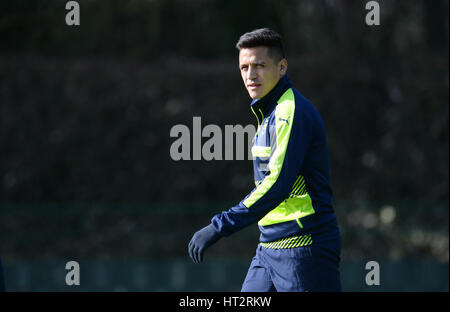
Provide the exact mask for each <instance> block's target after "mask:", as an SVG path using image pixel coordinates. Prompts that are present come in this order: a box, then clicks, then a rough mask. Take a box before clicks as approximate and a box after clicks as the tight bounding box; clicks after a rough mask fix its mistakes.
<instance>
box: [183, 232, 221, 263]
mask: <svg viewBox="0 0 450 312" xmlns="http://www.w3.org/2000/svg"><path fill="white" fill-rule="evenodd" d="M221 238H222V236H220V234H219V233H217V232H216V230H215V229H214V227H213V225H212V224H210V225H208V226H206V227H204V228H203V229H201V230H199V231H197V232H195V234H194V236H192V239H191V241H190V242H189V247H188V250H189V256H190V257H191V259H192V260H193V261H194V262H195V263H200V262H202V261H203V252H204V251H205V250H206V248H208V247H209V246H211V245H212V244H214V243H215V242H217V241H218V240H219V239H221Z"/></svg>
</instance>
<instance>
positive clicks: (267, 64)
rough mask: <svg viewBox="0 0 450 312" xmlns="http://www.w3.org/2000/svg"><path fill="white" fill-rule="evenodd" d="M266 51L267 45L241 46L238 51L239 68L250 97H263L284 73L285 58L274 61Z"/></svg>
mask: <svg viewBox="0 0 450 312" xmlns="http://www.w3.org/2000/svg"><path fill="white" fill-rule="evenodd" d="M268 52H269V48H268V47H254V48H242V49H241V50H240V51H239V69H240V70H241V76H242V80H243V81H244V85H245V87H246V88H247V91H248V94H249V95H250V97H251V98H252V99H260V98H262V97H264V96H265V95H266V94H267V93H269V92H270V90H272V88H273V87H274V86H275V85H276V84H277V82H278V80H280V78H281V77H283V76H284V74H285V73H286V70H287V61H286V59H282V60H281V61H279V62H277V63H276V62H275V61H274V60H273V59H272V58H271V57H270V56H269V54H268Z"/></svg>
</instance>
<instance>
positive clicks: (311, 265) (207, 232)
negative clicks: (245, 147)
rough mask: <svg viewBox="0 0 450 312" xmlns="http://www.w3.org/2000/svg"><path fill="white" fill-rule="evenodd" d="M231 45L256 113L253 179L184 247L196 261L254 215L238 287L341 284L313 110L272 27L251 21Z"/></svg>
mask: <svg viewBox="0 0 450 312" xmlns="http://www.w3.org/2000/svg"><path fill="white" fill-rule="evenodd" d="M236 47H237V49H238V50H239V68H240V71H241V75H242V79H243V81H244V85H245V87H246V88H247V91H248V93H249V95H250V97H251V98H252V99H253V101H252V103H251V109H252V111H253V113H254V114H255V116H256V119H257V121H258V131H257V133H256V136H255V138H254V145H253V147H252V154H253V159H254V161H253V165H254V176H255V185H256V187H255V188H254V189H253V190H252V191H251V192H250V194H248V195H247V196H246V197H245V198H244V199H243V200H242V201H241V202H240V203H239V204H238V205H236V206H234V207H232V208H231V209H229V210H228V211H223V212H222V213H220V214H217V215H215V216H214V217H213V218H212V220H211V224H210V225H208V226H206V227H205V228H203V229H201V230H200V231H198V232H196V233H195V234H194V236H193V238H192V240H191V242H190V243H189V255H190V257H191V258H192V259H193V261H194V262H196V263H199V262H201V261H202V259H203V253H204V251H205V249H206V248H208V247H209V246H211V245H212V244H214V243H215V242H217V241H218V240H219V239H220V238H221V237H223V236H229V235H230V234H232V233H234V232H236V231H238V230H240V229H242V228H243V227H245V226H247V225H250V224H252V223H255V222H258V226H259V229H260V231H261V235H260V244H259V245H258V247H257V249H256V255H255V257H254V258H253V261H252V263H251V265H250V268H249V270H248V273H247V276H246V278H245V281H244V283H243V285H242V291H254V292H267V291H341V283H340V274H339V262H340V249H341V242H340V232H339V228H338V224H337V220H336V216H335V214H334V211H333V206H332V190H331V187H330V181H329V179H330V165H329V162H330V161H329V152H328V144H327V141H326V135H325V128H324V124H323V121H322V119H321V117H320V114H319V112H318V111H317V110H316V108H315V107H314V106H313V105H312V104H311V103H310V102H309V101H308V100H307V99H306V98H304V97H303V96H302V95H301V94H300V93H299V92H298V91H297V90H295V89H293V87H292V84H291V82H290V80H289V78H288V76H287V75H286V72H287V68H288V62H287V60H286V58H285V55H284V50H283V45H282V42H281V37H280V35H279V34H278V33H276V32H274V31H273V30H270V29H267V28H264V29H257V30H254V31H252V32H249V33H246V34H244V35H242V36H241V37H240V39H239V41H238V43H237V44H236Z"/></svg>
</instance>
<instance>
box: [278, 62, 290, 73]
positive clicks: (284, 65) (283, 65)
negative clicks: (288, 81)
mask: <svg viewBox="0 0 450 312" xmlns="http://www.w3.org/2000/svg"><path fill="white" fill-rule="evenodd" d="M278 66H279V69H280V74H281V76H284V75H286V72H287V68H288V62H287V60H286V59H282V60H281V61H280V63H278Z"/></svg>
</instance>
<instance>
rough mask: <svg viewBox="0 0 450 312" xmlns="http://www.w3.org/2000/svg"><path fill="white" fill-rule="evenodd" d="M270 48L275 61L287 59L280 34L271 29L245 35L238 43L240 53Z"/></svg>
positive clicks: (262, 29) (261, 29) (270, 53)
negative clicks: (243, 50)
mask: <svg viewBox="0 0 450 312" xmlns="http://www.w3.org/2000/svg"><path fill="white" fill-rule="evenodd" d="M261 46H263V47H268V48H269V55H270V57H272V59H274V60H277V61H279V60H281V59H284V58H286V55H285V53H284V48H283V43H282V40H281V36H280V34H278V33H277V32H276V31H274V30H272V29H269V28H259V29H255V30H252V31H250V32H247V33H245V34H243V35H242V36H241V37H240V38H239V41H238V42H237V43H236V48H237V49H238V50H239V51H240V50H241V49H245V48H254V47H261Z"/></svg>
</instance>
